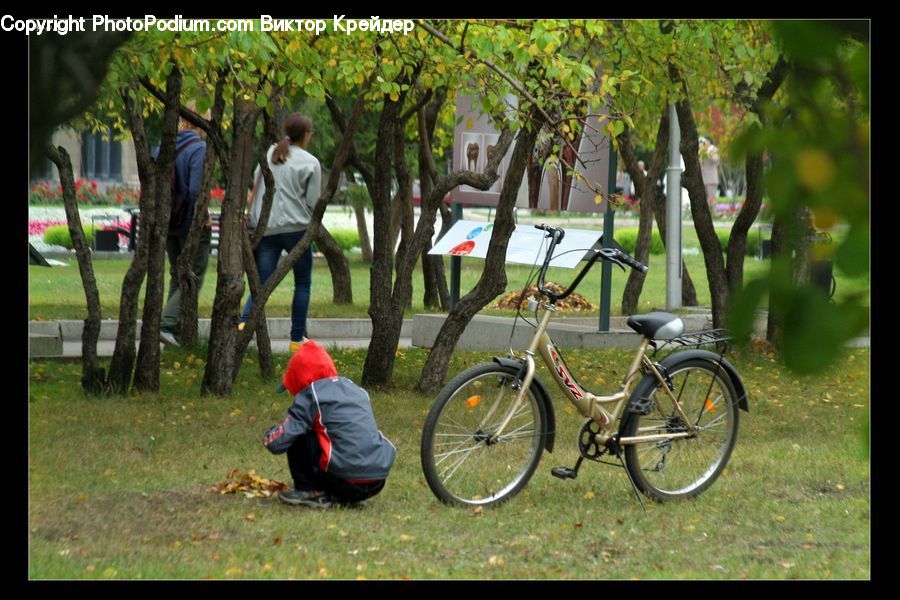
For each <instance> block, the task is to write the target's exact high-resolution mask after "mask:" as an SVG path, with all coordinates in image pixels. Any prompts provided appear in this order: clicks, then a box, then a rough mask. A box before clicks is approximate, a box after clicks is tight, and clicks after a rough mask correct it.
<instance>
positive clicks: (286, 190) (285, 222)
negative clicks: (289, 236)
mask: <svg viewBox="0 0 900 600" xmlns="http://www.w3.org/2000/svg"><path fill="white" fill-rule="evenodd" d="M274 150H275V146H272V147H271V148H269V151H268V152H267V153H266V158H267V159H268V161H269V168H270V169H271V170H272V176H273V177H274V178H275V195H274V196H273V198H272V212H271V213H269V222H268V225H267V226H266V233H265V235H275V234H276V233H293V232H296V231H304V230H305V229H306V228H307V227H308V226H309V222H310V219H311V218H312V211H313V208H314V207H315V206H316V202H317V201H318V200H319V196H320V195H321V193H322V165H321V164H319V159H317V158H316V157H315V156H313V155H312V154H310V153H309V152H307V151H306V150H303V149H302V148H298V147H297V146H294V145H291V146H290V147H289V152H288V157H287V160H285V161H284V162H283V163H281V164H280V165H276V164H273V163H272V152H274ZM253 180H254V181H259V185H258V186H257V189H256V196H254V198H253V206H252V207H251V209H250V226H251V227H254V228H255V227H256V225H257V223H258V222H259V215H260V212H262V198H263V194H264V193H265V190H266V182H265V181H264V180H263V177H262V170H261V169H260V167H259V166H258V165H257V167H256V171H255V172H254V174H253Z"/></svg>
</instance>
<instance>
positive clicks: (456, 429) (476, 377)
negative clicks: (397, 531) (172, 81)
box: [420, 363, 547, 507]
mask: <svg viewBox="0 0 900 600" xmlns="http://www.w3.org/2000/svg"><path fill="white" fill-rule="evenodd" d="M517 374H518V370H517V369H515V368H513V367H508V366H502V365H499V364H497V363H484V364H479V365H475V366H473V367H471V368H469V369H467V370H465V371H463V372H462V373H460V374H459V375H457V376H456V377H455V378H454V379H453V380H452V381H450V383H448V384H447V385H446V386H445V387H444V389H443V390H441V392H440V394H438V397H437V398H436V399H435V402H434V404H433V405H432V407H431V410H430V411H429V413H428V417H427V418H426V420H425V426H424V428H423V430H422V441H421V449H420V450H421V451H420V457H421V461H422V470H423V472H424V474H425V479H426V481H427V482H428V486H429V487H430V488H431V491H432V492H433V493H434V494H435V496H437V498H438V499H439V500H441V501H442V502H444V503H445V504H450V505H456V506H484V507H487V506H495V505H498V504H501V503H503V502H506V501H507V500H509V499H510V498H512V497H513V496H515V495H516V494H518V493H519V492H520V491H521V490H522V488H524V487H525V485H526V484H527V483H528V481H529V480H530V479H531V476H532V475H533V474H534V471H535V469H537V466H538V463H539V462H540V460H541V453H542V451H543V447H544V443H543V434H544V432H545V424H546V423H547V417H546V412H545V407H544V405H543V403H542V402H541V401H540V397H539V395H538V393H537V392H536V390H535V385H534V384H532V386H531V388H530V389H529V390H528V392H527V394H526V395H525V398H524V399H523V401H522V404H521V406H520V407H519V408H518V410H517V411H516V414H515V415H514V417H513V419H512V420H511V421H510V422H509V424H508V425H507V427H506V428H505V429H504V432H503V434H502V435H501V437H500V440H499V441H497V442H495V443H493V444H489V443H488V441H487V440H488V439H489V436H490V435H491V434H492V433H493V431H496V428H497V427H498V426H499V424H500V422H501V421H502V420H503V417H504V416H505V414H506V412H507V409H508V408H510V406H511V402H513V401H514V400H515V397H516V394H517V391H516V390H514V389H512V386H511V384H512V382H513V380H514V379H515V377H516V375H517ZM488 391H491V394H490V396H488V394H486V393H485V392H488ZM482 394H484V396H482ZM495 403H497V408H496V409H495V410H494V412H493V414H492V415H491V416H490V417H488V415H489V413H490V411H491V407H492V406H494V404H495ZM486 417H488V419H487V421H486V422H485V418H486Z"/></svg>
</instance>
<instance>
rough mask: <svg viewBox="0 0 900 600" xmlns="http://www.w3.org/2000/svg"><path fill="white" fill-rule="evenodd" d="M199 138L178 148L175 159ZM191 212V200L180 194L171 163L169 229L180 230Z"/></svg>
mask: <svg viewBox="0 0 900 600" xmlns="http://www.w3.org/2000/svg"><path fill="white" fill-rule="evenodd" d="M199 141H200V140H199V139H193V140H191V141H189V142H188V143H186V144H185V145H184V146H182V147H181V148H179V149H178V151H177V152H176V153H175V161H176V162H177V161H178V156H179V155H180V154H181V153H182V152H184V150H185V149H186V148H187V147H188V146H192V145H194V144H196V143H197V142H199ZM190 213H191V200H190V198H188V197H187V195H182V193H181V190H180V189H179V185H178V169H177V168H175V164H174V163H173V164H172V212H171V216H170V217H169V231H170V232H172V231H178V230H180V229H181V228H182V227H183V226H184V224H185V223H186V222H187V220H188V216H189V215H190Z"/></svg>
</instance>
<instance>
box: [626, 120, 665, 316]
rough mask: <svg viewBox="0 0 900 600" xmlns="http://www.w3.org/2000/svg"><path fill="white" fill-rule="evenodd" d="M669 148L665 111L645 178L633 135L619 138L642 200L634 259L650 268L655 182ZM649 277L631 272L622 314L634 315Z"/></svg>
mask: <svg viewBox="0 0 900 600" xmlns="http://www.w3.org/2000/svg"><path fill="white" fill-rule="evenodd" d="M668 144H669V117H668V111H667V110H663V114H662V117H661V118H660V120H659V128H658V129H657V132H656V148H655V149H654V152H653V158H652V159H651V161H650V170H649V171H647V174H646V175H644V172H643V171H642V170H641V168H640V167H639V166H638V160H637V155H636V154H635V152H634V147H633V146H632V144H631V132H630V130H629V129H628V128H627V127H626V129H625V132H624V133H622V135H620V136H619V148H620V151H621V154H622V158H623V161H624V163H625V168H626V170H627V171H628V173H629V175H631V179H632V180H633V181H634V185H635V190H636V191H637V195H638V197H639V198H640V199H641V201H640V207H641V215H640V220H639V223H638V239H637V246H636V250H635V258H636V259H637V260H638V261H640V262H642V263H644V264H645V265H648V264H650V246H651V244H652V240H653V208H654V204H655V201H654V196H655V195H656V180H657V178H659V175H660V173H661V172H662V168H663V164H664V162H665V158H666V150H667V148H668ZM645 198H646V200H644V199H645ZM645 278H646V275H645V274H644V273H641V272H640V271H638V270H636V269H631V272H630V273H629V275H628V281H627V282H626V283H625V290H624V291H623V293H622V314H625V315H630V314H634V313H635V312H637V310H638V301H639V300H640V297H641V291H642V290H643V288H644V279H645Z"/></svg>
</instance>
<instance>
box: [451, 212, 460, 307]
mask: <svg viewBox="0 0 900 600" xmlns="http://www.w3.org/2000/svg"><path fill="white" fill-rule="evenodd" d="M450 209H451V214H452V221H453V222H452V225H455V224H456V222H457V221H461V220H462V216H463V207H462V204H457V203H456V202H454V203H453V204H452V205H451V207H450ZM461 270H462V257H461V256H451V257H450V309H451V310H452V309H453V307H454V306H456V303H457V302H459V273H460V271H461Z"/></svg>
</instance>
